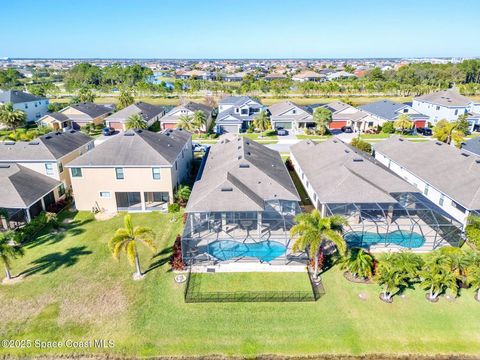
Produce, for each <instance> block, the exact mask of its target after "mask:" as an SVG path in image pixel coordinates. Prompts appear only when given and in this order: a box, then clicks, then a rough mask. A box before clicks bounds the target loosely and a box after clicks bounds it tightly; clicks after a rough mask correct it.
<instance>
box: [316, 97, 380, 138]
mask: <svg viewBox="0 0 480 360" xmlns="http://www.w3.org/2000/svg"><path fill="white" fill-rule="evenodd" d="M321 107H324V108H326V109H328V110H330V111H331V112H332V122H331V123H330V129H331V130H333V129H341V128H343V127H344V126H350V127H351V128H352V129H353V131H355V132H365V131H366V130H368V129H370V128H372V127H376V126H377V125H379V124H380V121H379V120H378V119H377V118H376V117H374V116H372V115H371V114H369V113H367V112H365V111H363V110H359V109H357V108H356V107H353V106H351V105H348V104H345V103H343V102H341V101H334V102H331V103H328V104H325V105H322V106H321Z"/></svg>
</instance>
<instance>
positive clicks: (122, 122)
mask: <svg viewBox="0 0 480 360" xmlns="http://www.w3.org/2000/svg"><path fill="white" fill-rule="evenodd" d="M164 114H165V109H164V108H163V107H162V106H157V105H152V104H148V103H144V102H142V101H139V102H136V103H135V104H132V105H130V106H127V107H126V108H125V109H122V110H120V111H117V112H116V113H113V114H112V115H110V116H108V117H107V118H105V125H106V126H107V127H110V128H112V129H115V130H120V131H126V130H127V126H126V124H127V121H128V118H129V117H130V116H133V115H140V116H141V117H142V119H143V120H144V121H145V124H146V125H147V127H150V126H152V125H153V124H155V123H156V122H158V121H160V118H161V117H162V116H163V115H164Z"/></svg>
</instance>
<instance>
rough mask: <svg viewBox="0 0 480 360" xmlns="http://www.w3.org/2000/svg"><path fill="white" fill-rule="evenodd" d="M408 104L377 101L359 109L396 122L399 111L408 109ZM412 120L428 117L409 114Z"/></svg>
mask: <svg viewBox="0 0 480 360" xmlns="http://www.w3.org/2000/svg"><path fill="white" fill-rule="evenodd" d="M408 106H409V105H407V104H400V103H396V102H393V101H390V100H380V101H375V102H373V103H370V104H365V105H362V106H359V109H361V110H364V111H366V112H368V113H370V114H373V115H376V116H378V117H380V118H383V119H386V120H390V121H393V120H395V119H396V118H397V117H398V116H399V115H400V114H399V113H398V111H399V110H401V109H403V108H404V107H408ZM408 115H409V116H410V117H411V118H412V119H416V118H422V119H426V118H428V116H426V115H423V114H408Z"/></svg>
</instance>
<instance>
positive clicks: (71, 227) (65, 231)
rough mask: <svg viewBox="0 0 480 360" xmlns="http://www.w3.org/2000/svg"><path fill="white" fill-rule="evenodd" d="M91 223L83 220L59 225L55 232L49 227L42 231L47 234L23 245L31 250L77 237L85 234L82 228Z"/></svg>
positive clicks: (89, 220)
mask: <svg viewBox="0 0 480 360" xmlns="http://www.w3.org/2000/svg"><path fill="white" fill-rule="evenodd" d="M92 221H93V219H85V220H81V221H73V222H72V223H70V224H65V223H60V227H59V230H55V229H53V228H52V227H51V226H48V227H47V228H46V229H45V230H44V231H43V232H47V233H43V234H41V235H40V236H38V237H36V238H35V239H33V240H30V241H29V242H27V243H26V244H25V245H24V247H25V248H27V249H31V248H34V247H37V246H40V245H47V244H54V243H57V242H60V241H62V240H64V239H65V238H67V237H74V236H78V235H80V234H83V233H84V232H85V229H84V228H82V226H84V225H85V224H88V223H89V222H92ZM56 231H58V232H56Z"/></svg>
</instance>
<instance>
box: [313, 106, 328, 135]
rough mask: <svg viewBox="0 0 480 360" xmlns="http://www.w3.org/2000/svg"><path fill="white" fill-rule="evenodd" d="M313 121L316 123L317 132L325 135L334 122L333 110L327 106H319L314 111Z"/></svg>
mask: <svg viewBox="0 0 480 360" xmlns="http://www.w3.org/2000/svg"><path fill="white" fill-rule="evenodd" d="M313 121H314V122H315V124H316V127H317V132H318V133H319V134H320V135H324V134H326V133H327V131H328V128H329V126H330V123H331V122H332V112H331V111H330V110H328V109H326V108H323V107H317V108H315V110H314V111H313Z"/></svg>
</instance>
